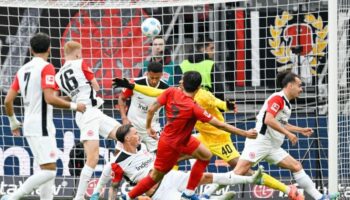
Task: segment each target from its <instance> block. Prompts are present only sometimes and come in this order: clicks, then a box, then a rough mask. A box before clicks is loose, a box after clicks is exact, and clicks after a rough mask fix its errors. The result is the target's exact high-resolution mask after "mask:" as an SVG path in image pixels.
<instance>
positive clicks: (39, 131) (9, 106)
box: [1, 33, 86, 200]
mask: <svg viewBox="0 0 350 200" xmlns="http://www.w3.org/2000/svg"><path fill="white" fill-rule="evenodd" d="M30 47H31V51H32V54H33V56H34V57H33V59H32V60H31V61H29V62H28V63H26V64H25V65H24V66H22V67H21V68H20V69H19V70H18V72H17V74H16V77H15V79H14V81H13V83H12V86H11V88H10V90H9V91H8V93H7V95H6V98H5V109H6V114H7V116H8V117H9V121H10V127H11V131H12V134H13V135H14V136H20V130H19V128H20V126H21V123H20V122H19V121H18V120H17V119H16V116H15V114H14V109H13V102H14V100H15V98H16V96H17V95H18V93H21V96H22V99H23V104H24V121H23V136H24V137H25V138H26V140H27V142H28V144H29V147H30V150H31V151H32V153H33V156H34V159H35V161H36V162H37V163H38V165H39V166H40V168H41V170H40V171H39V172H37V173H35V174H34V175H32V176H30V177H29V178H28V179H27V180H26V181H25V182H24V183H23V184H22V185H21V186H20V187H19V188H18V190H16V191H15V192H14V193H12V194H11V195H9V196H7V195H5V196H3V197H2V198H1V199H2V200H6V199H10V200H17V199H20V198H22V197H23V196H24V195H26V194H29V193H30V192H32V191H33V190H34V189H35V188H38V187H40V199H42V200H51V199H53V190H52V186H53V185H54V181H55V176H56V160H57V145H56V138H55V134H56V129H55V125H54V123H53V107H52V106H55V107H59V108H67V109H68V108H70V109H72V110H77V111H80V112H84V111H85V109H86V107H85V105H84V104H82V103H73V102H68V101H65V100H63V99H61V98H59V97H58V96H57V95H56V94H55V93H56V90H57V89H58V87H57V85H56V83H55V78H54V77H55V68H54V66H53V65H52V64H51V63H49V62H47V59H48V57H49V55H50V37H49V36H48V35H46V34H43V33H38V34H36V35H35V36H33V37H32V38H31V39H30Z"/></svg>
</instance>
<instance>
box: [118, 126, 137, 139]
mask: <svg viewBox="0 0 350 200" xmlns="http://www.w3.org/2000/svg"><path fill="white" fill-rule="evenodd" d="M132 127H133V125H131V124H125V125H121V126H120V127H119V128H118V129H117V132H116V138H117V140H118V141H119V142H121V143H124V140H125V136H126V135H127V134H128V133H129V131H130V129H131V128H132Z"/></svg>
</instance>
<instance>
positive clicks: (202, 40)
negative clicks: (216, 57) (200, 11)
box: [196, 36, 214, 51]
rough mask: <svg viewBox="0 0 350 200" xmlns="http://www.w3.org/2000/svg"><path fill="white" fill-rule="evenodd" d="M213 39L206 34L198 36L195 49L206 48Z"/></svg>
mask: <svg viewBox="0 0 350 200" xmlns="http://www.w3.org/2000/svg"><path fill="white" fill-rule="evenodd" d="M213 42H214V40H213V39H211V38H210V37H208V36H201V37H199V38H198V40H197V42H196V50H197V51H201V49H202V48H207V47H208V46H209V44H210V43H213Z"/></svg>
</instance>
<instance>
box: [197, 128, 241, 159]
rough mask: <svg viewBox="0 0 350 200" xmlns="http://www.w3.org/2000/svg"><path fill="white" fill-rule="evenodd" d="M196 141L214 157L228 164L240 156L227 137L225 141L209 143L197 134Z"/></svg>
mask: <svg viewBox="0 0 350 200" xmlns="http://www.w3.org/2000/svg"><path fill="white" fill-rule="evenodd" d="M197 139H198V140H199V141H200V142H201V143H202V144H204V145H205V146H206V147H208V149H209V150H210V151H211V152H212V153H213V154H214V155H216V156H218V157H219V158H221V159H222V160H224V161H225V162H228V161H230V160H232V159H235V158H238V157H239V156H240V154H239V152H238V151H237V149H236V148H235V146H234V145H233V142H232V140H231V138H230V136H228V137H227V138H226V139H225V140H220V141H215V142H209V141H206V140H204V139H203V137H202V136H201V135H200V134H199V135H197Z"/></svg>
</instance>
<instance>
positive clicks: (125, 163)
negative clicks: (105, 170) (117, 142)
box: [112, 145, 155, 184]
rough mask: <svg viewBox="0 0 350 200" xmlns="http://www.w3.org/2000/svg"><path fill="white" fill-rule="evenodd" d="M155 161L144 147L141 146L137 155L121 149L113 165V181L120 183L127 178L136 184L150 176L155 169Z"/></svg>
mask: <svg viewBox="0 0 350 200" xmlns="http://www.w3.org/2000/svg"><path fill="white" fill-rule="evenodd" d="M154 159H155V158H154V155H153V154H152V153H150V152H148V151H147V149H146V148H145V146H144V145H140V147H139V148H138V151H137V152H136V153H135V154H133V153H129V152H126V151H125V150H123V149H121V150H120V152H119V153H118V154H117V156H116V157H115V161H114V163H112V170H113V174H114V177H113V179H112V181H113V182H120V181H121V180H122V178H125V180H127V181H129V182H130V183H131V184H136V183H137V182H139V181H140V180H141V179H142V178H144V177H146V176H147V175H148V173H149V172H150V170H151V169H152V168H153V163H154Z"/></svg>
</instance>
